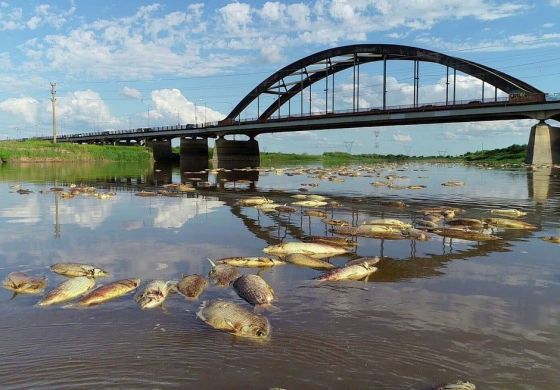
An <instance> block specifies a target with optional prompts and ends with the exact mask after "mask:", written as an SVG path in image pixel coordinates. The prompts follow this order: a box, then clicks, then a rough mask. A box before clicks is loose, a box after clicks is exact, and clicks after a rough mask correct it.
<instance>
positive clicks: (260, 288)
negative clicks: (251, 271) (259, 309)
mask: <svg viewBox="0 0 560 390" xmlns="http://www.w3.org/2000/svg"><path fill="white" fill-rule="evenodd" d="M232 286H233V289H234V290H235V291H236V292H237V295H239V296H240V297H241V298H243V299H244V300H246V301H247V302H249V303H250V304H251V305H269V304H271V303H272V301H273V300H274V290H272V287H270V286H269V285H268V283H267V282H266V281H265V280H264V279H263V278H261V277H260V276H259V275H242V276H240V277H239V278H237V279H236V280H235V281H234V282H233V284H232Z"/></svg>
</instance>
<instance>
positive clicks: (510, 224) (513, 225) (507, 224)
mask: <svg viewBox="0 0 560 390" xmlns="http://www.w3.org/2000/svg"><path fill="white" fill-rule="evenodd" d="M483 221H484V222H486V223H487V224H488V225H491V226H496V227H500V228H504V229H526V230H535V229H537V227H536V226H535V225H532V224H530V223H528V222H523V221H518V220H516V219H508V218H484V220H483Z"/></svg>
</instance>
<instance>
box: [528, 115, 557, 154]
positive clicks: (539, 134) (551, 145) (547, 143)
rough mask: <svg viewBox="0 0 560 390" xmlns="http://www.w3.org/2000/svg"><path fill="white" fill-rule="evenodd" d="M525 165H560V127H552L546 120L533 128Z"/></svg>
mask: <svg viewBox="0 0 560 390" xmlns="http://www.w3.org/2000/svg"><path fill="white" fill-rule="evenodd" d="M525 163H526V164H532V165H547V164H560V127H553V126H550V125H549V124H547V123H546V122H545V121H544V120H541V121H539V123H537V124H536V125H534V126H533V127H531V134H530V135H529V144H528V145H527V157H526V158H525Z"/></svg>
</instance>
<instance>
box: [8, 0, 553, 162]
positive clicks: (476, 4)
mask: <svg viewBox="0 0 560 390" xmlns="http://www.w3.org/2000/svg"><path fill="white" fill-rule="evenodd" d="M0 34H1V39H0V82H1V84H0V139H7V138H20V137H33V136H43V135H49V134H52V119H51V118H52V103H51V83H56V86H55V89H56V113H57V124H58V131H59V133H61V134H71V133H81V132H88V131H98V130H117V129H127V128H137V127H148V126H157V125H161V126H165V125H176V124H178V123H181V124H185V123H195V122H198V123H201V122H204V121H207V122H210V121H216V120H219V119H221V118H223V117H225V116H226V115H227V114H228V113H229V112H230V111H231V110H232V108H233V107H234V106H235V105H236V104H237V103H238V102H239V101H240V100H241V99H242V98H243V97H244V96H245V95H246V94H247V93H248V92H249V91H250V90H252V89H253V88H254V87H255V86H256V85H258V84H259V83H260V82H261V81H263V80H264V79H266V78H267V77H268V76H269V75H271V74H273V73H274V72H275V71H276V70H278V69H280V68H282V67H284V66H286V65H288V64H290V63H292V62H294V61H296V60H298V59H300V58H302V57H305V56H307V55H310V54H313V53H315V52H317V51H320V50H325V49H328V48H332V47H337V46H343V45H350V44H356V43H390V44H399V45H408V46H415V47H421V48H424V49H429V50H434V51H438V52H442V53H445V54H448V55H451V56H456V57H461V58H464V59H467V60H471V61H476V62H479V63H482V64H484V65H487V66H490V67H493V68H496V69H498V70H501V71H503V72H505V73H508V74H510V75H512V76H514V77H517V78H519V79H521V80H523V81H525V82H527V83H529V84H531V85H533V86H535V87H537V88H539V89H541V90H542V91H544V92H547V93H558V92H560V0H511V1H499V0H309V1H301V0H300V1H267V2H265V1H245V2H244V1H206V2H192V1H178V0H177V1H162V2H159V3H158V2H151V1H133V2H132V1H105V0H96V1H95V2H92V1H85V0H74V1H68V0H61V1H2V0H0ZM387 67H388V71H387V76H388V78H387V90H388V93H387V100H388V105H401V104H411V103H412V99H413V97H412V96H413V93H412V90H413V63H412V62H410V61H398V62H397V61H389V63H388V65H387ZM360 72H361V76H360V91H361V92H360V107H376V106H379V104H380V83H381V79H382V69H381V67H380V64H371V65H364V66H363V67H362V69H361V70H360ZM445 72H446V69H445V67H443V66H440V65H435V64H428V63H421V64H420V92H419V94H420V97H419V99H420V103H421V104H422V103H424V104H426V103H429V102H441V101H445V92H443V95H442V90H443V91H445V84H444V83H445ZM318 84H321V83H318ZM329 88H331V87H330V86H329ZM352 88H353V86H352V73H351V71H346V72H340V74H337V76H336V83H335V87H334V95H335V109H336V110H343V109H348V108H351V105H352V103H351V101H352ZM324 89H325V86H324V85H320V86H318V87H317V86H315V87H312V90H311V92H309V91H308V90H307V91H305V92H304V96H305V97H306V99H307V98H308V96H309V93H311V96H312V101H313V105H312V110H313V111H322V110H324V109H325V95H324ZM486 91H487V92H486V93H487V94H493V90H492V89H486ZM499 92H500V91H499ZM329 93H330V94H332V88H331V91H330V92H329V91H327V99H326V100H327V101H328V103H327V104H328V106H327V107H328V109H332V103H331V101H332V95H329ZM480 95H481V82H480V80H477V79H475V78H473V77H471V76H467V75H464V74H460V73H459V74H458V77H457V99H461V100H471V99H472V100H477V99H480ZM500 96H502V93H501V92H500ZM263 99H272V97H269V96H267V97H263ZM270 101H272V100H270ZM265 103H266V100H263V104H265ZM253 106H254V105H253ZM253 106H252V107H249V108H248V109H247V110H246V111H245V112H244V113H243V116H242V119H243V118H251V117H255V116H257V108H256V106H255V107H253ZM294 106H298V104H297V103H296V104H294ZM286 112H287V109H286V108H285V107H283V108H282V111H281V113H283V114H286ZM534 123H536V121H534V120H519V121H496V122H472V123H460V124H439V125H417V126H394V127H379V128H360V129H342V130H340V129H339V130H321V131H304V132H291V133H283V134H263V135H260V136H259V137H258V138H257V140H258V141H259V144H260V148H261V150H262V151H266V152H297V153H309V154H318V153H322V152H330V151H344V152H351V153H382V154H389V153H392V154H408V155H455V154H461V153H464V152H467V151H476V150H481V149H492V148H497V147H505V146H509V145H511V144H514V143H517V144H525V143H527V141H528V137H529V130H530V127H531V126H532V125H533V124H534ZM550 123H551V124H553V125H558V123H557V122H554V121H551V122H550Z"/></svg>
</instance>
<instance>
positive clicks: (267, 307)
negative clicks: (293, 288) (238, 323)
mask: <svg viewBox="0 0 560 390" xmlns="http://www.w3.org/2000/svg"><path fill="white" fill-rule="evenodd" d="M253 311H254V312H255V313H257V314H262V313H264V312H265V311H268V312H270V313H279V312H281V311H282V309H280V308H279V307H278V306H274V305H273V304H270V303H265V304H262V305H255V308H254V309H253Z"/></svg>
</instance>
